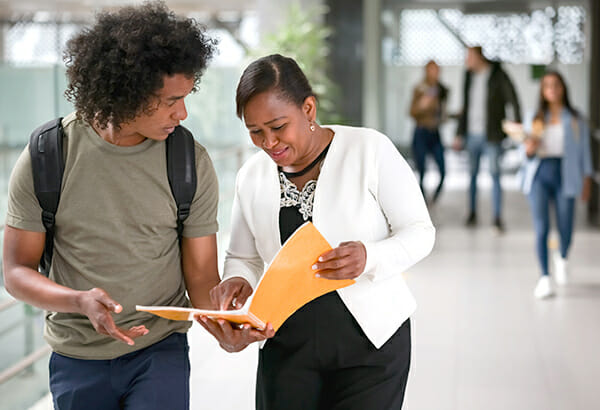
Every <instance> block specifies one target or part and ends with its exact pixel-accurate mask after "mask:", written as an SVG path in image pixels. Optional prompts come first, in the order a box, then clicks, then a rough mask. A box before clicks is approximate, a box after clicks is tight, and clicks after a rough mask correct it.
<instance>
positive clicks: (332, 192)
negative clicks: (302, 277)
mask: <svg viewBox="0 0 600 410" xmlns="http://www.w3.org/2000/svg"><path fill="white" fill-rule="evenodd" d="M236 103H237V114H238V116H239V117H240V119H242V120H243V121H244V122H245V125H246V127H247V128H248V130H249V132H250V137H251V139H252V142H253V143H254V144H255V145H256V146H257V147H259V148H261V149H262V151H261V152H259V153H257V154H256V155H254V156H253V157H252V158H251V159H250V160H249V161H248V162H247V163H246V164H245V165H244V166H243V167H242V169H241V170H240V171H239V173H238V176H237V181H236V189H235V199H234V205H233V214H232V230H231V242H230V245H229V249H228V251H227V256H226V260H225V267H224V275H223V281H222V282H221V284H219V285H218V286H217V287H216V288H214V289H213V290H212V292H211V296H212V297H213V300H214V302H215V303H216V304H217V305H218V306H219V307H220V308H221V309H232V308H235V307H240V306H241V305H243V303H244V302H245V300H246V299H247V297H248V296H250V294H251V293H252V289H253V287H254V286H255V285H256V283H257V282H258V280H259V278H260V276H261V275H262V274H263V270H264V266H265V264H268V263H269V262H270V261H271V260H272V258H273V257H274V256H275V254H276V253H277V251H278V250H279V249H280V247H281V244H282V243H284V242H285V240H286V239H287V238H288V237H289V236H290V235H291V234H292V233H293V232H294V231H295V230H296V228H298V227H299V226H300V225H302V224H303V223H305V222H306V221H309V220H310V221H312V222H313V223H314V224H315V226H316V227H317V228H318V229H319V231H321V233H322V234H323V235H324V237H325V238H326V239H327V240H328V242H329V243H331V244H332V245H334V246H336V248H334V249H333V250H332V251H329V252H328V253H325V254H323V255H322V256H321V258H319V262H317V263H316V264H315V266H313V269H315V274H316V275H320V276H321V277H324V278H328V279H331V280H336V279H348V278H353V279H355V280H356V283H355V284H354V285H351V286H349V287H346V288H343V289H340V290H338V291H335V292H331V293H328V294H326V295H324V296H322V297H320V298H318V299H315V300H314V301H312V302H310V303H308V304H306V305H304V306H303V307H302V308H301V309H299V310H298V311H296V312H295V313H294V314H293V315H292V316H291V317H290V318H288V320H287V321H286V322H285V323H284V324H283V325H282V326H281V328H280V329H279V330H278V332H277V334H275V335H273V333H274V332H273V330H272V328H270V327H267V329H265V330H264V331H258V330H255V329H250V328H249V326H244V327H242V328H241V329H238V328H234V327H232V326H231V325H230V324H229V323H227V322H224V321H220V322H212V321H210V320H208V319H207V318H205V317H202V318H199V322H200V323H201V324H202V325H203V326H204V327H205V328H206V329H207V330H208V331H210V332H211V333H212V334H213V335H214V336H215V337H216V338H217V339H218V340H219V342H220V344H221V346H222V347H223V348H224V349H226V350H228V351H239V350H242V349H243V348H245V347H246V346H247V345H248V344H249V343H251V342H254V341H265V340H266V342H265V343H264V346H263V347H262V349H261V351H260V358H259V365H258V373H257V390H256V407H257V409H261V410H264V409H288V410H289V409H321V408H323V409H333V408H344V409H386V410H387V409H399V408H401V406H402V401H403V399H404V390H405V386H406V381H407V377H408V370H409V363H410V322H409V316H410V315H411V314H412V313H413V311H414V310H415V306H416V305H415V301H414V299H413V297H412V295H411V294H410V291H409V290H408V288H407V286H406V284H405V282H404V280H403V278H402V273H403V272H404V271H405V270H406V269H408V268H410V267H411V266H413V265H414V264H415V263H416V262H418V261H419V260H421V259H422V258H423V257H425V256H426V255H427V254H428V253H429V252H430V251H431V249H432V247H433V243H434V236H435V229H434V227H433V225H432V223H431V219H430V217H429V214H428V212H427V208H426V206H425V202H424V200H423V196H422V194H421V190H420V189H419V185H418V184H417V182H416V179H415V177H414V174H413V172H412V170H411V169H410V167H409V166H408V165H407V163H406V161H405V160H404V159H403V158H402V156H401V155H400V154H399V153H398V151H397V150H396V148H395V147H394V145H393V144H392V142H391V141H390V140H389V139H388V138H387V137H386V136H385V135H383V134H381V133H379V132H377V131H375V130H372V129H367V128H354V127H346V126H319V125H318V124H317V123H316V122H315V119H316V115H317V102H316V97H315V94H314V93H313V91H312V88H311V86H310V84H309V83H308V81H307V79H306V77H305V75H304V73H303V72H302V71H301V70H300V68H299V67H298V65H297V64H296V62H295V61H294V60H293V59H291V58H287V57H283V56H281V55H271V56H267V57H263V58H261V59H259V60H256V61H254V62H253V63H251V64H250V65H249V66H248V67H247V68H246V70H245V71H244V73H243V74H242V77H241V79H240V82H239V84H238V88H237V96H236Z"/></svg>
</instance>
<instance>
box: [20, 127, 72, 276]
mask: <svg viewBox="0 0 600 410" xmlns="http://www.w3.org/2000/svg"><path fill="white" fill-rule="evenodd" d="M29 155H30V156H31V166H32V171H33V186H34V189H35V196H36V197H37V200H38V202H39V204H40V206H41V208H42V223H43V224H44V227H45V228H46V245H45V248H44V254H43V256H42V259H41V260H40V272H41V273H43V274H45V275H46V276H48V273H49V272H50V263H51V262H52V250H53V248H54V222H55V219H54V216H55V215H56V210H57V209H58V201H59V199H60V187H61V185H62V176H63V172H64V169H65V165H64V158H63V129H62V118H57V119H54V120H52V121H49V122H47V123H45V124H44V125H42V126H41V127H39V128H37V129H36V130H35V131H33V133H32V134H31V137H30V138H29Z"/></svg>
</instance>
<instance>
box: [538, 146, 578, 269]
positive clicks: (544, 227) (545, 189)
mask: <svg viewBox="0 0 600 410" xmlns="http://www.w3.org/2000/svg"><path fill="white" fill-rule="evenodd" d="M562 191H563V190H562V177H561V160H560V158H547V159H543V160H542V161H541V163H540V166H539V168H538V170H537V172H536V174H535V177H534V179H533V183H532V185H531V191H530V192H529V204H530V206H531V214H532V216H533V226H534V228H535V237H536V249H537V255H538V259H539V262H540V266H541V268H542V275H548V232H549V231H550V203H554V208H555V211H556V225H557V227H558V234H559V236H560V254H561V256H562V257H563V258H566V257H567V253H568V251H569V246H570V245H571V237H572V235H573V222H574V219H575V198H569V197H566V196H564V195H563V192H562Z"/></svg>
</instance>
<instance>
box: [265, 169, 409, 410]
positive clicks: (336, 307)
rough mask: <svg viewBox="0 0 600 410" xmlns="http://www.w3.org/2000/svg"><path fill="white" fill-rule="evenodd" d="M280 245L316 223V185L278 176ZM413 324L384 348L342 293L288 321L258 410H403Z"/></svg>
mask: <svg viewBox="0 0 600 410" xmlns="http://www.w3.org/2000/svg"><path fill="white" fill-rule="evenodd" d="M280 185H281V201H280V212H279V232H280V238H281V243H284V242H285V241H286V240H287V238H288V237H289V236H290V235H291V234H292V233H293V232H294V231H295V230H296V229H297V228H298V227H299V226H300V225H302V224H303V223H305V222H306V221H311V220H312V203H313V197H314V190H315V189H316V181H309V182H308V183H307V184H306V185H305V187H304V188H303V190H302V191H301V192H299V191H298V190H297V189H295V186H294V185H293V184H292V183H291V182H290V181H289V180H287V178H286V177H285V175H284V173H283V172H280ZM410 348H411V345H410V322H409V321H408V320H407V321H406V322H405V323H404V324H403V325H402V326H401V327H400V328H399V329H398V331H397V332H396V333H395V334H394V335H393V336H392V337H391V338H390V339H389V340H388V341H387V342H386V343H385V344H384V345H383V346H382V347H381V348H380V349H376V348H375V347H374V346H373V344H372V343H371V342H370V341H369V340H368V338H367V337H366V336H365V334H364V333H363V331H362V330H361V328H360V326H359V324H358V323H357V322H356V320H355V319H354V317H353V316H352V314H351V313H350V312H349V311H348V309H347V308H346V306H345V305H344V303H343V302H342V300H341V299H340V297H339V295H338V293H337V292H335V291H334V292H330V293H327V294H325V295H323V296H321V297H319V298H317V299H315V300H313V301H312V302H309V303H307V304H306V305H304V306H303V307H302V308H300V309H299V310H297V311H296V312H295V313H294V314H293V315H292V316H290V317H289V318H288V319H287V320H286V321H285V322H284V323H283V325H282V326H281V327H280V328H279V330H278V331H277V334H276V335H275V336H274V337H273V338H271V339H269V340H268V341H267V342H266V344H265V345H264V347H263V348H262V349H261V350H260V353H259V363H258V373H257V382H256V383H257V385H256V409H257V410H275V409H276V410H284V409H285V410H295V409H298V410H310V409H328V410H329V409H350V410H352V409H356V410H365V409H368V410H376V409H381V410H389V409H400V408H401V407H402V401H403V399H404V391H405V387H406V381H407V378H408V370H409V366H410Z"/></svg>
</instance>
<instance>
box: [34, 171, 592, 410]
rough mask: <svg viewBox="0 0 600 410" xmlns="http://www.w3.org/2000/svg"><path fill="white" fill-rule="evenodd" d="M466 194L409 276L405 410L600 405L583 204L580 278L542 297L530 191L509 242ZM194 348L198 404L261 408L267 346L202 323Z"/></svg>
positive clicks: (446, 214) (452, 200) (512, 219)
mask: <svg viewBox="0 0 600 410" xmlns="http://www.w3.org/2000/svg"><path fill="white" fill-rule="evenodd" d="M455 182H456V181H455ZM462 183H464V181H462V182H460V181H459V185H460V184H462ZM452 184H453V182H452V181H449V186H450V187H452ZM484 185H485V182H484ZM507 185H510V181H508V183H507ZM465 199H466V198H465V194H464V190H452V189H449V191H448V192H447V193H445V194H444V196H443V197H442V198H441V200H440V202H439V203H438V204H437V205H436V207H435V208H433V209H432V217H433V219H434V223H435V225H436V227H437V229H438V233H437V241H436V246H435V248H434V250H433V252H432V254H431V255H430V256H429V257H428V258H427V259H425V260H424V261H422V262H421V263H420V264H418V265H417V266H415V267H414V268H413V269H411V270H410V272H407V274H406V279H407V281H408V283H409V286H410V287H411V289H412V290H413V292H414V294H415V296H416V298H417V301H418V304H419V306H418V310H417V312H416V314H415V315H414V316H413V318H412V321H413V322H412V325H413V356H412V368H411V375H410V379H409V385H408V389H407V394H406V400H405V406H404V409H405V410H496V409H498V410H506V409H511V410H579V409H580V410H592V409H598V408H600V404H599V403H600V389H599V388H598V380H600V269H599V264H600V252H599V250H600V232H599V231H598V230H593V229H591V228H585V227H584V225H585V224H584V223H583V221H582V218H581V217H583V212H582V211H583V210H582V209H578V212H579V216H580V218H579V220H578V231H577V232H576V234H575V238H574V244H573V247H572V252H571V257H570V263H571V268H572V277H571V282H570V283H569V284H568V285H567V286H566V287H564V288H562V289H559V292H558V295H557V297H555V298H553V299H550V300H546V301H537V300H535V299H534V298H533V295H532V291H533V287H534V285H535V282H536V280H537V275H538V268H537V262H536V259H535V254H534V252H533V250H534V247H533V246H534V243H533V233H532V230H531V222H530V218H529V211H528V208H527V204H526V202H525V199H524V198H523V196H522V195H521V194H520V193H518V192H515V191H511V192H508V193H507V195H506V198H505V203H506V223H507V232H506V233H505V234H504V235H501V236H499V235H497V234H496V233H495V232H494V231H493V230H492V228H491V226H490V220H491V217H490V215H489V214H490V211H489V198H488V197H487V196H486V194H485V193H484V194H483V195H482V198H481V205H482V206H481V215H480V221H481V224H480V226H479V227H477V228H475V229H470V230H467V229H465V228H463V226H462V221H463V219H464V216H465V209H464V204H465ZM190 344H191V350H190V356H191V361H192V377H191V389H192V409H194V410H200V409H210V410H234V409H235V410H251V409H253V408H254V405H253V397H254V391H253V390H254V378H255V367H256V358H257V350H256V348H255V347H253V348H249V349H247V350H246V351H244V352H241V353H238V354H227V353H225V352H223V351H222V350H220V348H219V347H218V346H217V345H216V343H215V342H214V341H213V340H212V339H211V338H210V337H209V336H208V335H207V334H206V333H205V332H204V330H203V329H202V328H201V327H200V326H198V325H197V324H196V325H194V326H193V328H192V330H191V332H190ZM39 408H40V409H41V408H44V407H39Z"/></svg>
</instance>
